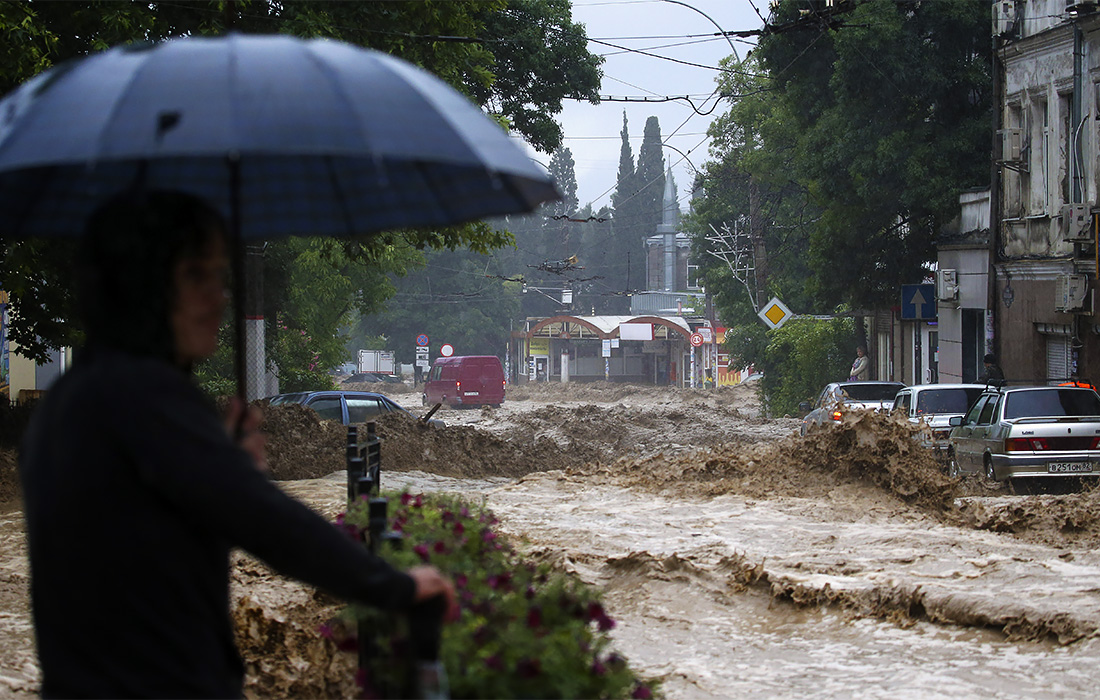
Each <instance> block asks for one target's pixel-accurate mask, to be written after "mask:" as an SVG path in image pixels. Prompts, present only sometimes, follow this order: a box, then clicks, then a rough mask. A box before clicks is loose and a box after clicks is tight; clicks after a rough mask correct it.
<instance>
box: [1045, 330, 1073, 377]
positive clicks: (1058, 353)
mask: <svg viewBox="0 0 1100 700" xmlns="http://www.w3.org/2000/svg"><path fill="white" fill-rule="evenodd" d="M1068 377H1069V338H1067V337H1065V336H1060V335H1048V336H1047V379H1059V380H1065V379H1067V378H1068Z"/></svg>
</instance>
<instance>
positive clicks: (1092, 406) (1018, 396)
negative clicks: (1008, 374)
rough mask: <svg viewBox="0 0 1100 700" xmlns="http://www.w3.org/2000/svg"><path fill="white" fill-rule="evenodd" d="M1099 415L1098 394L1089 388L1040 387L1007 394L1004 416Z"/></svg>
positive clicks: (1099, 402) (1099, 401) (1099, 403)
mask: <svg viewBox="0 0 1100 700" xmlns="http://www.w3.org/2000/svg"><path fill="white" fill-rule="evenodd" d="M1031 416H1100V396H1097V395H1096V392H1095V391H1091V390H1089V389H1059V388H1051V389H1040V390H1035V391H1016V392H1013V393H1011V394H1009V395H1008V400H1007V402H1006V403H1005V418H1027V417H1031Z"/></svg>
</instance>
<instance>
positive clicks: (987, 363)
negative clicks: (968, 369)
mask: <svg viewBox="0 0 1100 700" xmlns="http://www.w3.org/2000/svg"><path fill="white" fill-rule="evenodd" d="M982 366H983V367H984V370H983V371H982V376H981V377H980V381H983V382H985V383H986V384H992V385H993V386H1002V385H1003V384H1004V383H1005V373H1004V371H1003V370H1001V366H1000V365H998V364H997V356H996V355H994V354H993V353H988V354H986V356H985V357H983V358H982Z"/></svg>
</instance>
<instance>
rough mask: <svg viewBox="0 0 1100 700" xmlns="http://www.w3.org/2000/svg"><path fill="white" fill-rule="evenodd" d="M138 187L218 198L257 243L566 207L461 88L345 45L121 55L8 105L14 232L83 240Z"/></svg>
mask: <svg viewBox="0 0 1100 700" xmlns="http://www.w3.org/2000/svg"><path fill="white" fill-rule="evenodd" d="M134 185H141V186H143V187H145V188H148V189H172V190H182V191H185V192H190V193H193V194H196V195H198V196H200V197H203V198H204V199H206V200H207V201H209V202H211V203H212V204H213V205H214V206H216V207H218V208H220V209H221V210H222V211H223V212H225V213H226V214H227V215H228V216H229V218H230V220H231V221H232V222H233V228H234V229H235V231H234V233H236V234H237V235H239V236H241V237H243V238H274V237H280V236H290V235H322V236H329V235H335V236H348V235H359V234H365V233H370V232H372V231H379V230H387V229H396V228H405V227H423V226H442V225H448V224H455V223H460V222H463V221H469V220H473V219H478V218H482V217H486V216H493V215H500V214H507V213H517V212H525V211H531V210H533V209H534V208H535V207H537V206H538V205H539V204H541V203H542V202H545V201H550V200H554V199H558V194H557V192H556V190H555V188H554V185H553V182H552V180H551V178H550V177H549V175H548V174H547V173H546V172H545V171H544V170H542V168H541V167H539V166H538V165H537V164H535V163H534V161H532V160H531V159H530V158H528V157H527V155H526V154H525V153H524V151H523V149H522V148H521V147H520V146H519V145H518V144H517V143H515V142H513V140H512V139H510V138H509V137H508V136H507V135H506V134H505V133H504V132H503V130H502V129H501V128H500V127H499V125H497V123H496V122H494V121H493V120H492V119H490V118H489V117H487V116H486V115H485V114H484V113H482V112H481V110H480V109H478V108H477V107H476V106H475V105H474V104H472V103H471V102H469V101H468V100H467V99H466V98H465V97H463V96H462V95H461V94H459V93H458V92H457V91H455V90H454V89H452V88H451V87H450V86H448V85H446V84H445V83H443V82H442V81H440V80H439V79H437V78H435V77H434V76H432V75H431V74H429V73H427V72H425V71H423V70H420V69H418V68H416V67H414V66H412V65H410V64H408V63H406V62H404V61H402V60H399V59H396V58H393V57H391V56H388V55H386V54H382V53H379V52H377V51H371V50H368V49H362V48H358V47H355V46H351V45H349V44H345V43H341V42H337V41H331V40H325V39H312V40H302V39H298V38H295V37H290V36H248V35H236V34H230V35H227V36H223V37H217V38H201V37H193V38H185V39H177V40H173V41H167V42H163V43H157V44H141V45H133V46H126V47H118V48H114V49H111V50H109V51H104V52H102V53H98V54H94V55H91V56H89V57H87V58H84V59H81V60H78V61H73V62H70V63H67V64H63V65H59V66H57V67H55V68H53V69H51V70H49V71H46V72H44V73H42V74H41V75H39V76H37V77H35V78H34V79H32V80H30V81H28V82H26V83H24V84H23V85H22V86H20V88H19V89H17V90H16V91H14V92H13V93H11V94H10V95H9V96H7V97H6V98H4V100H3V101H0V236H12V237H17V238H23V237H31V236H64V235H76V234H79V233H80V232H81V231H82V230H83V224H84V220H85V219H86V218H87V215H88V214H89V213H90V212H91V211H92V210H93V209H94V208H95V207H96V206H97V205H98V204H99V203H101V202H102V201H103V200H104V199H106V198H107V197H108V196H110V195H112V194H114V193H117V192H119V191H122V190H124V189H127V188H128V187H132V186H134Z"/></svg>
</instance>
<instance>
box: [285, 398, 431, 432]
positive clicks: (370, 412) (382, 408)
mask: <svg viewBox="0 0 1100 700" xmlns="http://www.w3.org/2000/svg"><path fill="white" fill-rule="evenodd" d="M267 401H268V403H269V404H270V405H272V406H279V405H282V404H288V403H296V404H301V405H302V406H308V407H309V408H312V409H313V410H314V411H316V412H317V415H319V416H320V417H321V418H324V419H326V420H338V421H340V422H341V423H343V424H344V425H351V424H353V423H366V422H367V421H369V420H372V419H373V418H374V417H375V416H378V415H382V414H384V413H404V414H405V415H407V416H410V417H411V418H417V417H416V416H414V415H413V414H412V413H410V412H409V411H407V410H405V409H404V408H402V407H401V406H399V405H397V403H396V402H394V400H393V399H391V398H389V397H386V396H383V395H382V394H376V393H374V392H372V391H301V392H298V393H294V394H279V395H278V396H272V397H269V398H268V399H267ZM428 422H429V423H430V424H431V425H434V426H437V427H443V426H444V423H443V421H441V420H439V419H438V418H433V419H431V420H430V421H428Z"/></svg>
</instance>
